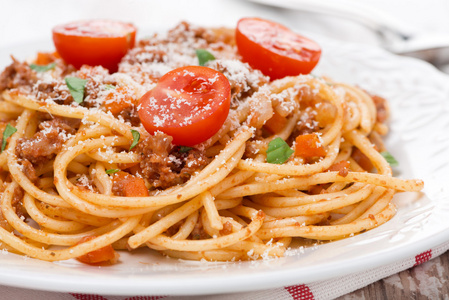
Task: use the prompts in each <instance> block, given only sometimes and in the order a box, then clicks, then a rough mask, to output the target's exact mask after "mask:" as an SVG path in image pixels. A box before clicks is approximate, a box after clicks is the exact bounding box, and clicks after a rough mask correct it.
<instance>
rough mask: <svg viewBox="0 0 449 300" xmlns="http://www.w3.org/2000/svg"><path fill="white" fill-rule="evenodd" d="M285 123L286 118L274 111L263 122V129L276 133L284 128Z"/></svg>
mask: <svg viewBox="0 0 449 300" xmlns="http://www.w3.org/2000/svg"><path fill="white" fill-rule="evenodd" d="M286 124H287V118H286V117H283V116H281V115H280V114H278V113H277V112H274V114H273V116H272V117H271V118H270V119H268V121H266V122H265V125H264V127H265V129H267V130H268V131H269V132H271V133H278V132H280V131H281V130H282V129H284V127H285V125H286Z"/></svg>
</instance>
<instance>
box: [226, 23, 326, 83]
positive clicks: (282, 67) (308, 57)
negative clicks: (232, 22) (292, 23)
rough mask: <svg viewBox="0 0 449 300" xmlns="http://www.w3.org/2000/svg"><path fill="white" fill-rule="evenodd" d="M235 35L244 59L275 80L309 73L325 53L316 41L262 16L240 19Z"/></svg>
mask: <svg viewBox="0 0 449 300" xmlns="http://www.w3.org/2000/svg"><path fill="white" fill-rule="evenodd" d="M235 38H236V43H237V48H238V50H239V53H240V55H241V56H242V58H243V60H244V61H246V62H247V63H249V64H250V65H251V66H252V67H253V68H255V69H259V70H260V71H262V73H263V74H265V75H268V76H270V78H271V80H275V79H279V78H282V77H285V76H294V75H299V74H309V73H310V72H311V71H312V69H313V68H314V67H315V66H316V64H317V63H318V61H319V59H320V56H321V48H320V46H319V45H318V44H317V43H315V42H314V41H311V40H309V39H307V38H305V37H303V36H301V35H299V34H296V33H294V32H293V31H291V30H290V29H288V28H287V27H285V26H283V25H280V24H278V23H275V22H271V21H267V20H262V19H259V18H243V19H240V21H239V22H238V23H237V28H236V33H235Z"/></svg>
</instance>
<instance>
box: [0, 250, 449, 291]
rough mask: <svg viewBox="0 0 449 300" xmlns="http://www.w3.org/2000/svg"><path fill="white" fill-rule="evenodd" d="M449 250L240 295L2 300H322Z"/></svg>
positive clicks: (432, 251) (18, 289) (353, 289)
mask: <svg viewBox="0 0 449 300" xmlns="http://www.w3.org/2000/svg"><path fill="white" fill-rule="evenodd" d="M448 249H449V242H446V243H444V244H442V245H440V246H437V247H435V248H432V249H430V250H427V251H425V252H423V253H421V254H418V255H416V256H415V257H411V258H408V259H404V260H402V261H399V262H396V263H393V264H390V265H387V266H382V267H378V268H375V269H372V270H368V271H364V272H361V273H356V274H352V275H347V276H342V277H339V278H335V279H331V280H326V281H321V282H314V283H310V284H298V285H293V286H287V287H283V288H277V289H271V290H263V291H256V292H246V293H237V294H223V295H207V296H109V295H104V296H102V295H91V294H79V293H55V292H45V291H37V290H28V289H21V288H14V287H8V286H0V299H1V300H3V299H15V300H25V299H26V300H28V299H39V300H40V299H45V300H159V299H163V300H197V299H198V300H234V299H240V300H323V299H334V298H336V297H339V296H342V295H345V294H347V293H350V292H352V291H355V290H357V289H360V288H362V287H364V286H367V285H368V284H370V283H373V282H376V281H378V280H380V279H382V278H385V277H388V276H390V275H393V274H396V273H398V272H400V271H403V270H406V269H408V268H411V267H414V266H417V265H419V264H422V263H424V262H426V261H428V260H430V259H432V258H435V257H437V256H439V255H441V254H443V253H444V252H446V251H447V250H448Z"/></svg>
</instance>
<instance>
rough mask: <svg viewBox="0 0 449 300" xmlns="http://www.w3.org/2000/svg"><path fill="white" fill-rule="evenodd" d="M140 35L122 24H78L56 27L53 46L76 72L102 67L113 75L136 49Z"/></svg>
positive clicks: (96, 21)
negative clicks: (126, 57) (135, 44)
mask: <svg viewBox="0 0 449 300" xmlns="http://www.w3.org/2000/svg"><path fill="white" fill-rule="evenodd" d="M136 31H137V30H136V28H135V27H134V25H132V24H129V23H123V22H119V21H107V20H91V21H77V22H72V23H68V24H63V25H58V26H56V27H54V28H53V42H54V44H55V47H56V50H57V52H58V54H59V55H60V56H61V58H62V59H64V60H65V61H66V62H67V63H69V64H72V65H73V66H74V67H75V68H77V69H79V68H80V67H81V66H82V65H84V64H86V65H90V66H97V65H101V66H103V67H105V68H107V69H109V71H110V72H111V73H112V72H115V71H117V69H118V63H119V62H120V60H121V59H122V58H123V56H125V54H126V52H127V51H128V50H129V49H130V48H132V47H134V43H135V39H136Z"/></svg>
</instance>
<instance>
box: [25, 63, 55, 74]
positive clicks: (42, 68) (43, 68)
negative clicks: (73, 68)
mask: <svg viewBox="0 0 449 300" xmlns="http://www.w3.org/2000/svg"><path fill="white" fill-rule="evenodd" d="M55 67H56V63H51V64H48V65H45V66H41V65H35V64H31V65H30V68H31V70H34V71H36V72H46V71H49V70H52V69H54V68H55Z"/></svg>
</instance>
